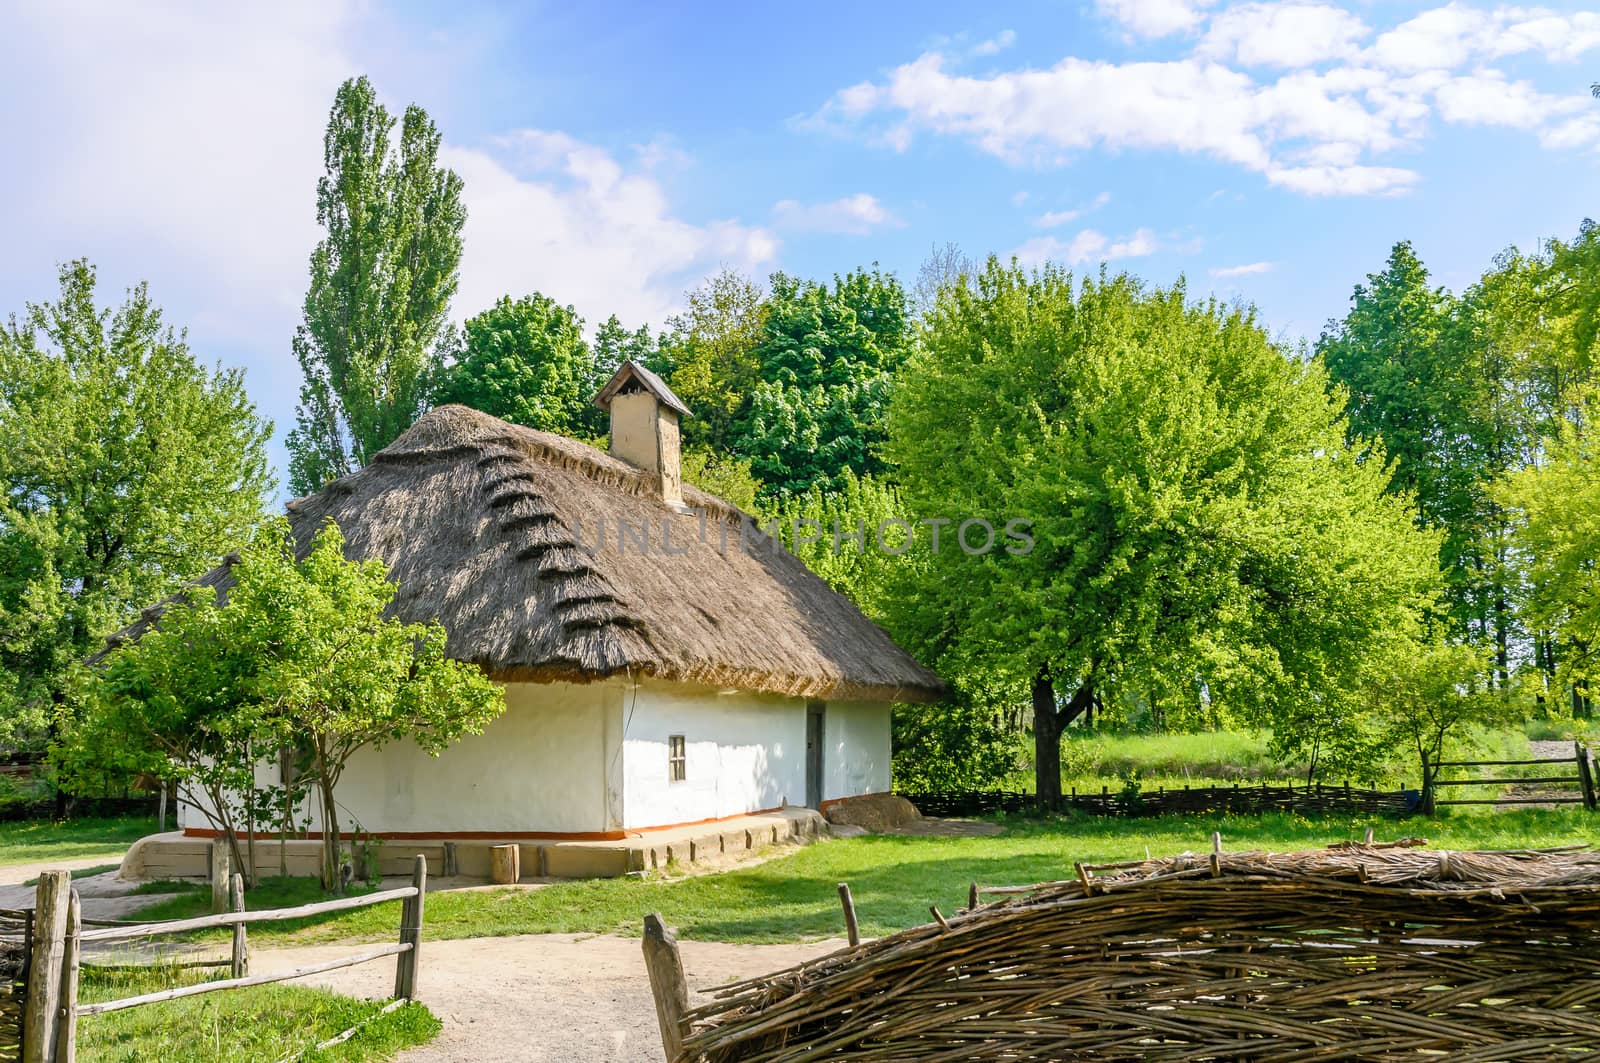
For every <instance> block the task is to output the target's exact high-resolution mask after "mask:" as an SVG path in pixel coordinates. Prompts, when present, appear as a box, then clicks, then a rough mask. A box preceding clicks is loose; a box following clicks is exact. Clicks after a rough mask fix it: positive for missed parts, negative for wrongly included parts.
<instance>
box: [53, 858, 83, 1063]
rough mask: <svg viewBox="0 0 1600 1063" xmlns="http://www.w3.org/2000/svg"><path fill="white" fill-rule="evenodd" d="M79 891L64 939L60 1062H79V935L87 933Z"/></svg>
mask: <svg viewBox="0 0 1600 1063" xmlns="http://www.w3.org/2000/svg"><path fill="white" fill-rule="evenodd" d="M79 905H80V902H79V900H78V891H77V890H73V891H72V901H71V903H70V904H69V905H68V906H67V932H66V938H65V940H64V941H63V942H62V945H63V950H62V957H61V1004H60V1007H59V1008H58V1009H57V1011H56V1045H55V1048H56V1056H55V1059H56V1063H77V1059H78V971H79V964H80V962H81V960H82V956H83V946H82V943H81V942H80V941H79V935H80V934H81V933H82V932H83V922H82V919H83V913H82V911H81V909H80V906H79Z"/></svg>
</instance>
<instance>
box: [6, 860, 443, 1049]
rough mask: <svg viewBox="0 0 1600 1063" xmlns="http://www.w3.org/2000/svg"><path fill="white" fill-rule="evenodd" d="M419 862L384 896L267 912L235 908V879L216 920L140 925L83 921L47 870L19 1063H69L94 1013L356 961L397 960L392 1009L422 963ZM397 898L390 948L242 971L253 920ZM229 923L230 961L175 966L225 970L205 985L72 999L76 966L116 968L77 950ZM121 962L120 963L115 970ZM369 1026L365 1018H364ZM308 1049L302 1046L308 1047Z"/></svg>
mask: <svg viewBox="0 0 1600 1063" xmlns="http://www.w3.org/2000/svg"><path fill="white" fill-rule="evenodd" d="M427 880H428V863H427V859H426V858H425V857H422V856H418V857H417V858H416V863H415V865H414V867H413V870H412V878H411V885H409V886H403V887H400V888H399V889H392V890H383V891H380V892H378V893H369V894H366V895H364V896H360V897H345V898H341V899H339V900H332V901H320V902H318V903H315V904H303V905H300V906H298V907H294V908H274V909H269V910H266V911H258V912H247V911H245V910H244V883H243V879H242V878H241V877H240V876H238V875H235V876H233V878H232V883H231V885H232V889H231V891H230V893H231V897H230V904H229V908H230V909H231V910H229V911H225V912H222V913H220V914H216V915H205V916H199V917H196V918H193V919H174V920H168V921H165V922H156V923H145V922H138V921H123V920H96V919H85V918H83V915H82V912H81V907H80V903H79V899H78V894H77V891H76V890H74V889H73V888H72V882H71V877H70V876H69V875H68V873H67V872H65V871H47V872H45V873H44V874H43V875H41V876H40V877H39V885H38V890H37V893H36V903H35V906H34V908H33V910H32V912H31V915H32V926H33V934H32V942H31V948H30V949H29V950H28V953H27V956H28V961H27V962H28V972H27V977H26V979H25V981H26V985H27V997H26V1004H25V1008H24V1017H23V1027H22V1039H21V1043H22V1055H21V1059H22V1063H75V1060H76V1058H77V1031H78V1022H79V1020H80V1019H84V1018H87V1017H90V1016H94V1015H105V1014H108V1013H110V1012H113V1011H122V1010H124V1009H127V1008H137V1007H143V1006H145V1005H147V1004H158V1003H161V1002H163V1001H168V1000H179V999H182V998H184V997H192V996H199V995H201V994H204V993H217V992H221V991H223V990H229V989H244V988H247V987H250V986H258V985H268V984H270V983H273V982H286V981H289V980H291V979H295V978H303V977H305V976H307V975H313V974H323V973H325V972H327V971H335V970H338V969H339V968H341V967H353V966H355V965H356V964H359V963H367V962H370V961H372V960H378V959H383V958H384V957H387V956H396V957H399V958H398V960H397V961H396V964H395V982H394V999H393V1000H392V1001H391V1002H390V1003H389V1004H388V1005H386V1006H385V1007H384V1008H383V1010H382V1011H381V1012H379V1014H384V1013H387V1012H389V1011H392V1010H393V1009H395V1008H398V1007H400V1006H401V1005H402V1004H404V1003H406V1002H407V1001H409V1000H412V999H414V998H415V996H416V990H417V975H418V971H419V969H420V964H421V948H422V921H423V905H424V901H425V898H426V896H427V885H428V881H427ZM396 900H398V901H404V904H402V905H401V912H400V932H399V940H398V941H397V942H396V943H395V944H393V945H384V946H382V947H381V948H376V949H370V950H368V951H366V952H362V953H358V954H356V955H353V956H343V957H340V958H338V959H335V960H329V961H326V962H324V963H317V964H310V965H308V966H305V967H297V968H295V969H294V970H291V971H281V972H277V973H273V974H256V975H252V974H250V973H249V963H250V953H249V939H248V931H247V929H246V928H247V927H248V926H249V925H250V924H252V923H268V922H282V921H283V920H287V919H304V918H307V917H310V916H317V915H327V914H330V913H332V912H343V911H350V910H352V909H356V908H366V907H370V906H371V905H374V904H383V903H386V902H388V901H396ZM219 927H228V928H231V929H232V931H233V936H232V943H231V948H230V953H229V957H228V959H226V960H200V961H193V962H190V963H187V964H179V965H177V966H179V967H207V966H227V967H228V968H229V977H227V978H223V979H218V980H216V981H211V982H197V983H194V984H192V985H184V986H178V987H176V988H173V989H164V990H161V991H159V992H154V993H142V994H140V995H138V996H132V997H125V998H123V999H120V1000H107V1001H100V1002H97V1003H92V1004H85V1003H82V1002H80V1001H79V999H78V990H79V979H80V977H81V974H82V971H83V968H84V967H96V966H99V967H102V968H112V969H114V968H115V967H116V966H119V965H99V964H95V963H93V962H92V961H86V960H85V959H84V946H85V945H99V944H104V943H108V942H117V941H128V940H131V939H135V938H137V939H149V938H152V937H160V936H165V935H172V934H185V933H191V932H194V931H197V930H209V929H215V928H219ZM121 966H127V965H121ZM369 1021H370V1020H369ZM359 1028H360V1027H359V1026H358V1027H352V1028H351V1029H349V1030H346V1031H344V1032H343V1033H341V1034H339V1035H338V1036H336V1037H333V1038H331V1039H329V1040H327V1041H323V1042H322V1043H321V1044H318V1045H316V1046H315V1048H316V1049H324V1048H329V1047H332V1046H333V1045H336V1044H339V1043H340V1042H342V1041H345V1040H348V1039H349V1038H350V1037H351V1036H353V1035H354V1033H355V1032H356V1030H357V1029H359ZM310 1050H311V1049H309V1048H308V1051H310Z"/></svg>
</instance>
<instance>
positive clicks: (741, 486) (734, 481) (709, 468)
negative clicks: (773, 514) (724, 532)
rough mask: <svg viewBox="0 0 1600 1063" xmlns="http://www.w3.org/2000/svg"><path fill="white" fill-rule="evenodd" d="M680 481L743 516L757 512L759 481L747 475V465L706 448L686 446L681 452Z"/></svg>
mask: <svg viewBox="0 0 1600 1063" xmlns="http://www.w3.org/2000/svg"><path fill="white" fill-rule="evenodd" d="M682 460H683V479H684V481H685V482H687V483H691V484H694V485H695V486H696V487H698V488H700V490H702V491H709V492H710V493H711V494H714V495H716V496H717V497H718V498H720V499H722V500H723V501H724V502H731V503H733V504H734V505H736V506H738V507H739V508H740V509H742V510H744V511H745V512H746V513H755V512H757V496H758V495H759V494H760V492H761V481H760V480H757V479H756V478H755V477H754V476H753V475H751V473H750V463H749V462H748V461H745V460H743V459H741V458H737V457H734V456H733V455H731V454H718V453H716V452H715V451H713V450H711V448H709V447H689V448H688V449H686V450H685V451H684V452H683V459H682Z"/></svg>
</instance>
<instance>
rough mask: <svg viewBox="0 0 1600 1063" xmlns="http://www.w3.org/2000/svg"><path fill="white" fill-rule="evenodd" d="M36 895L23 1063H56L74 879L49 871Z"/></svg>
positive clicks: (23, 1036)
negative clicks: (59, 1013) (68, 911)
mask: <svg viewBox="0 0 1600 1063" xmlns="http://www.w3.org/2000/svg"><path fill="white" fill-rule="evenodd" d="M33 895H34V902H33V905H34V907H33V957H32V958H31V959H30V960H29V962H28V1004H27V1009H26V1010H25V1011H24V1012H23V1016H22V1063H52V1060H53V1059H54V1058H55V1049H56V1025H57V1023H56V1020H57V1015H56V1010H57V1008H59V1007H60V1001H61V962H62V959H63V956H64V953H65V952H66V937H67V910H68V908H69V907H70V906H71V904H72V876H71V875H70V874H68V873H67V872H65V871H46V872H44V873H43V874H41V875H40V876H39V885H38V887H37V888H35V890H34V894H33Z"/></svg>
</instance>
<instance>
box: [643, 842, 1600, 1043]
mask: <svg viewBox="0 0 1600 1063" xmlns="http://www.w3.org/2000/svg"><path fill="white" fill-rule="evenodd" d="M1396 844H1397V845H1401V846H1403V845H1409V844H1423V843H1420V842H1406V843H1396ZM1076 871H1077V877H1075V878H1072V879H1069V880H1067V881H1064V882H1055V883H1046V884H1041V885H1036V886H1029V887H1020V888H1013V889H1012V890H1011V891H1008V892H1010V893H1012V894H1014V895H1012V896H1010V897H1009V898H1008V899H1006V900H1003V901H1000V902H997V903H993V904H987V905H977V906H976V907H973V908H970V909H967V910H963V911H961V912H957V913H955V914H953V915H951V916H950V917H948V918H946V917H944V916H941V915H939V914H938V912H937V911H935V912H934V916H935V922H934V923H932V924H930V925H927V926H923V927H918V928H915V929H912V930H907V931H904V932H902V933H899V934H894V935H892V936H890V937H886V938H880V939H879V940H877V941H873V942H868V943H866V944H862V945H858V946H854V947H848V948H845V949H842V950H840V951H838V952H835V953H833V954H832V955H829V956H826V957H823V958H821V959H818V960H813V961H811V962H809V963H806V964H802V965H800V966H798V967H793V968H790V969H788V970H786V971H781V972H778V973H776V974H772V975H768V976H765V977H762V978H757V979H752V980H749V981H745V982H740V983H736V984H733V985H730V986H726V987H723V988H720V989H718V990H716V991H715V993H714V995H713V997H712V999H711V1001H710V1002H709V1003H706V1004H704V1005H702V1006H700V1007H696V1008H693V1009H690V1008H688V1007H687V994H686V993H685V991H684V988H683V985H682V974H681V961H680V960H679V958H678V955H677V951H676V945H675V942H673V941H672V939H671V936H670V934H667V933H666V932H665V930H664V928H662V927H661V924H660V921H659V917H652V919H651V920H648V921H647V924H646V937H645V956H646V962H647V966H648V968H649V971H650V974H651V981H652V988H653V989H655V991H656V1000H657V1011H658V1016H659V1017H660V1019H661V1029H662V1037H663V1041H664V1043H665V1045H666V1047H667V1058H668V1059H669V1060H671V1061H674V1063H689V1061H697V1063H699V1061H704V1063H728V1061H734V1060H739V1061H743V1063H776V1061H778V1060H783V1061H788V1063H799V1061H802V1060H818V1059H829V1060H854V1061H858V1063H859V1061H873V1063H878V1061H889V1060H907V1061H916V1060H935V1059H938V1060H959V1061H963V1063H966V1061H984V1060H1046V1059H1051V1060H1072V1059H1094V1060H1127V1061H1132V1060H1155V1061H1168V1060H1221V1059H1229V1060H1231V1059H1250V1060H1253V1061H1257V1063H1290V1061H1296V1063H1301V1061H1309V1060H1355V1059H1359V1060H1373V1059H1381V1060H1423V1059H1449V1060H1451V1061H1452V1063H1487V1061H1491V1060H1540V1061H1547V1060H1562V1059H1594V1058H1595V1057H1596V1046H1597V1045H1600V854H1597V853H1594V852H1590V851H1582V852H1577V851H1571V850H1563V851H1557V850H1551V851H1545V852H1428V851H1418V850H1413V849H1407V848H1399V847H1394V846H1382V845H1371V844H1365V845H1357V844H1354V843H1346V844H1344V845H1342V846H1339V847H1334V848H1332V849H1330V850H1322V851H1312V852H1300V853H1283V854H1272V855H1269V854H1264V853H1226V852H1223V851H1221V848H1220V845H1219V846H1218V847H1217V848H1215V849H1214V850H1213V851H1212V852H1209V853H1202V854H1200V855H1191V854H1185V855H1182V856H1178V857H1174V858H1170V859H1165V860H1154V861H1141V862H1138V863H1135V864H1120V865H1101V866H1099V867H1090V866H1082V865H1079V866H1077V867H1076ZM984 892H986V893H989V894H991V895H992V894H994V893H996V892H999V891H996V890H988V891H984ZM869 903H870V902H869ZM674 968H676V970H677V978H678V981H677V982H676V983H675V982H674V980H673V973H674Z"/></svg>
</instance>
